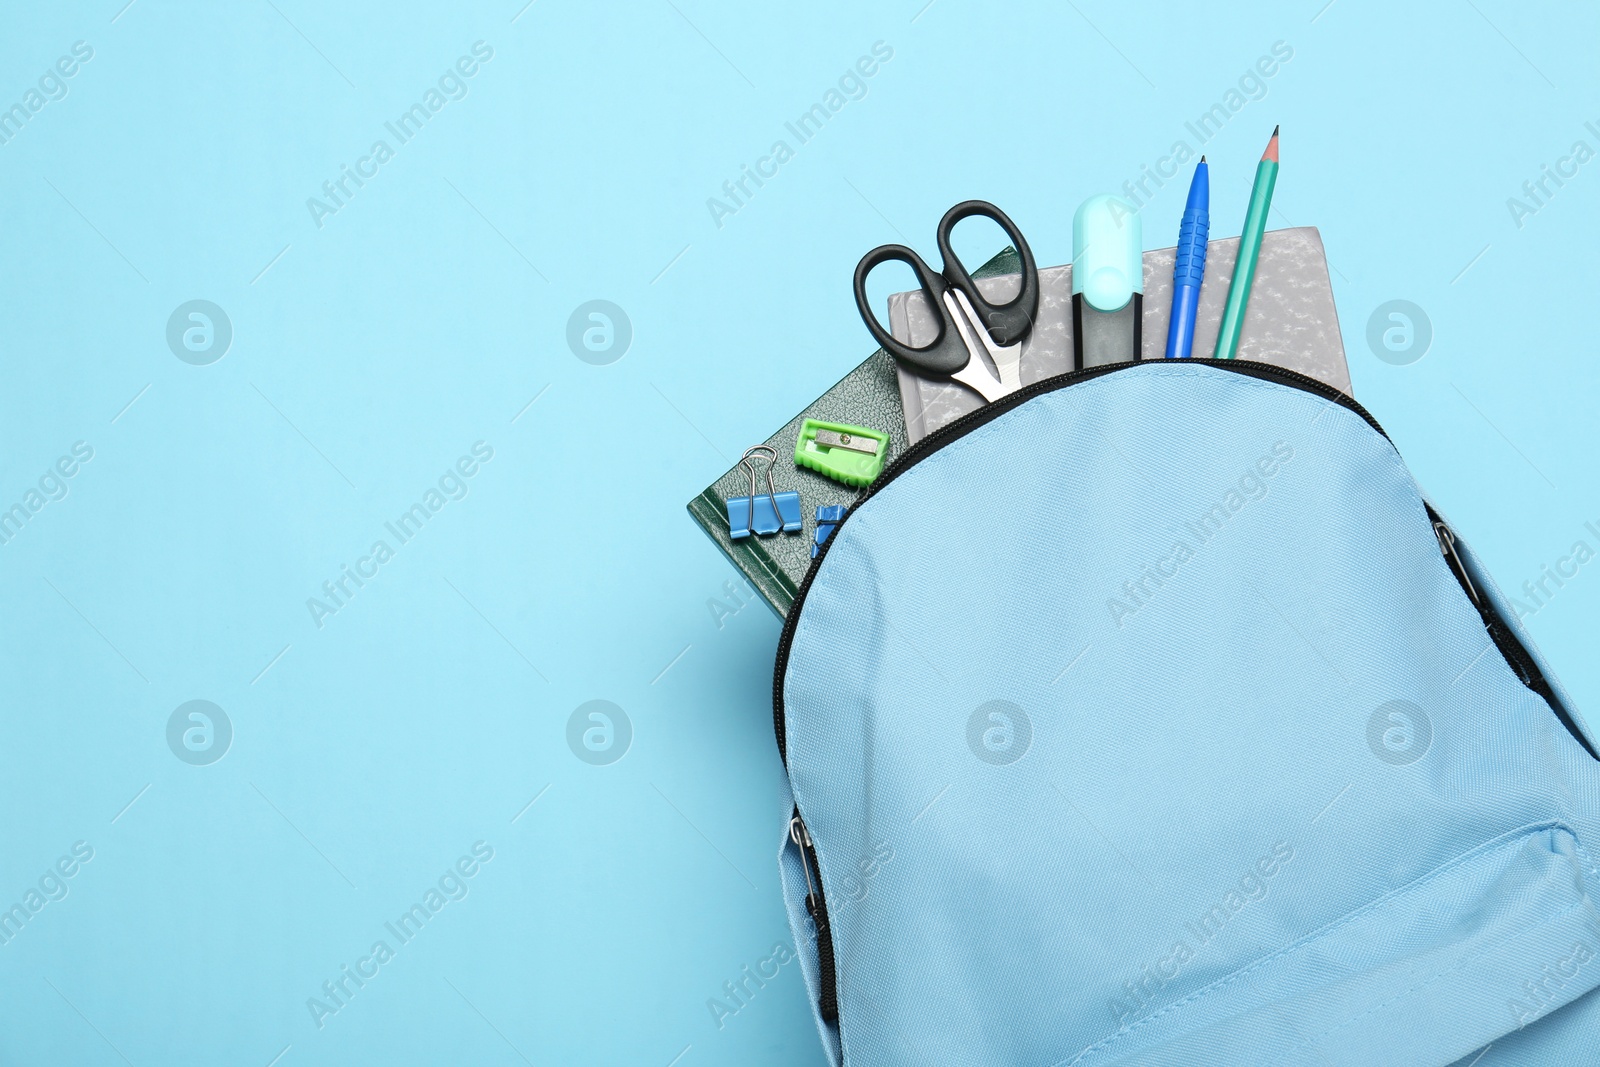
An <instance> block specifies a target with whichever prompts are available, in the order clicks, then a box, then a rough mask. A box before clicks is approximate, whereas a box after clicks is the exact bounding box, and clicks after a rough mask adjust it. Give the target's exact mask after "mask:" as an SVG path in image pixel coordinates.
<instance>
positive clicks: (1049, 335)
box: [889, 226, 1350, 444]
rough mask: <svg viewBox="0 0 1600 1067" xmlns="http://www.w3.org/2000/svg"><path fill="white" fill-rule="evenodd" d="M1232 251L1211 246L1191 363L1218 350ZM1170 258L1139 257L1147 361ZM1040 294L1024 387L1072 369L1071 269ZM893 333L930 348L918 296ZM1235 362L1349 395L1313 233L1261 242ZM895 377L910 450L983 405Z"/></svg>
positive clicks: (984, 281)
mask: <svg viewBox="0 0 1600 1067" xmlns="http://www.w3.org/2000/svg"><path fill="white" fill-rule="evenodd" d="M1238 251H1239V239H1238V238H1237V237H1229V238H1226V239H1223V240H1217V241H1212V242H1210V244H1209V245H1208V246H1207V251H1206V279H1205V285H1204V286H1203V287H1202V288H1201V290H1200V311H1199V318H1198V321H1197V325H1196V328H1195V338H1194V352H1195V355H1197V356H1209V355H1210V354H1211V351H1212V349H1213V348H1215V347H1216V343H1217V328H1218V326H1219V325H1220V323H1221V321H1222V306H1223V304H1224V303H1226V301H1227V299H1228V285H1229V282H1230V281H1231V280H1232V278H1233V263H1234V258H1235V257H1236V255H1237V254H1238ZM1173 252H1174V249H1171V248H1161V249H1157V250H1156V251H1153V252H1146V253H1145V254H1144V322H1143V326H1142V333H1143V345H1142V348H1143V353H1142V358H1144V359H1160V358H1161V357H1162V355H1163V354H1164V353H1165V352H1166V348H1167V317H1168V314H1169V312H1170V311H1171V308H1172V256H1173ZM1016 285H1017V282H1016V276H1015V275H1010V276H1005V275H1002V276H999V277H992V278H980V279H978V286H979V288H980V289H982V290H983V292H984V293H985V294H987V295H990V296H992V297H994V298H995V299H996V300H997V301H998V300H1003V299H1004V298H1005V296H1006V295H1009V294H1010V293H1014V292H1016ZM1039 288H1040V294H1039V317H1038V320H1037V322H1036V323H1035V324H1034V329H1033V333H1032V335H1031V336H1030V337H1029V338H1028V339H1027V341H1025V342H1024V343H1023V349H1022V383H1023V384H1024V385H1027V384H1029V383H1031V382H1037V381H1040V380H1042V379H1044V378H1049V377H1052V376H1054V375H1057V374H1061V373H1063V372H1065V371H1069V370H1071V369H1072V267H1071V266H1070V265H1069V266H1065V267H1045V268H1043V269H1041V270H1040V271H1039ZM889 329H890V330H891V331H892V332H893V333H894V335H895V337H896V338H897V339H899V340H901V341H903V342H906V343H907V344H911V345H925V344H927V343H928V342H929V341H931V340H932V339H933V336H934V334H935V333H936V332H937V331H938V327H937V326H936V324H935V322H934V319H933V316H932V315H931V314H930V313H929V310H928V305H927V300H926V299H925V298H924V297H923V295H922V293H921V291H920V290H918V291H914V292H910V293H896V294H895V295H894V296H892V297H890V298H889ZM1239 358H1240V359H1253V360H1259V361H1260V362H1262V363H1275V364H1277V365H1279V366H1281V367H1288V368H1289V369H1290V370H1297V371H1299V372H1300V373H1301V374H1307V375H1310V376H1311V377H1313V378H1317V379H1319V380H1321V381H1324V382H1326V383H1327V384H1329V385H1331V386H1333V387H1334V388H1335V389H1338V390H1340V391H1341V392H1344V393H1349V392H1350V370H1349V368H1348V367H1347V366H1346V364H1345V359H1344V341H1343V339H1342V338H1341V337H1340V335H1339V316H1338V313H1337V312H1336V311H1335V310H1334V306H1333V286H1332V285H1331V284H1330V283H1329V280H1328V260H1327V257H1326V256H1325V255H1324V253H1323V250H1322V237H1321V235H1320V234H1318V233H1317V230H1316V227H1314V226H1301V227H1297V228H1295V229H1288V230H1270V231H1268V232H1267V234H1266V235H1265V237H1263V238H1262V241H1261V257H1260V259H1259V260H1258V261H1257V264H1256V279H1255V284H1254V286H1253V287H1252V288H1251V290H1250V307H1249V310H1248V311H1247V312H1246V313H1245V320H1244V331H1243V333H1242V335H1241V337H1240V341H1239ZM896 371H897V373H898V375H899V380H900V400H901V404H902V405H903V406H904V408H905V416H906V434H907V437H908V438H909V440H910V443H912V444H915V443H916V442H917V441H919V440H921V439H922V438H923V437H926V436H927V435H928V434H930V433H932V432H933V431H934V430H937V429H938V428H939V427H941V426H943V425H944V424H945V423H947V422H950V421H951V420H953V419H955V418H956V417H958V416H960V415H964V414H966V413H967V412H969V411H972V410H974V409H976V408H978V407H980V406H982V404H983V399H982V398H981V397H979V396H978V394H977V393H974V392H972V391H971V390H970V389H967V388H966V387H965V386H961V385H957V384H955V383H953V382H945V381H935V380H930V379H926V378H920V377H918V376H917V375H915V374H912V373H911V372H909V371H907V370H906V369H905V368H904V367H901V366H898V365H897V366H896Z"/></svg>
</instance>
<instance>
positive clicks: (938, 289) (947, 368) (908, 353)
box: [855, 245, 1038, 378]
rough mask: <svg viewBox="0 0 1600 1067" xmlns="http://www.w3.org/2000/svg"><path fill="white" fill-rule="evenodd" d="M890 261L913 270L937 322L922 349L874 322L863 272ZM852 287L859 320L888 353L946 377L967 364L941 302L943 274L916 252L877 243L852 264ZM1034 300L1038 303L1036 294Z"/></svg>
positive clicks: (962, 346)
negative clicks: (854, 269) (853, 272)
mask: <svg viewBox="0 0 1600 1067" xmlns="http://www.w3.org/2000/svg"><path fill="white" fill-rule="evenodd" d="M890 262H899V263H905V264H907V265H909V266H910V267H911V269H912V270H913V271H915V272H916V274H917V283H918V284H919V285H921V286H922V295H923V296H925V297H926V298H927V300H928V308H929V310H930V311H932V312H933V316H934V318H935V320H937V322H938V323H939V333H938V334H937V335H936V336H935V337H934V339H933V341H932V342H931V343H929V344H928V345H927V346H926V347H924V348H912V347H911V346H910V345H907V344H903V343H901V342H900V341H897V340H895V337H894V334H892V333H890V332H889V331H888V330H887V329H885V328H884V326H883V323H881V322H879V321H878V316H876V315H874V314H873V313H872V306H871V304H869V303H868V301H867V275H869V274H871V273H872V268H874V267H877V266H880V265H881V264H884V263H890ZM1030 262H1031V260H1030ZM855 288H856V309H857V310H858V311H860V312H861V321H862V322H864V323H866V324H867V329H868V330H871V331H872V336H873V338H874V339H875V340H876V341H877V342H878V343H879V344H880V345H882V346H883V347H884V348H885V349H886V350H887V351H888V352H889V354H890V355H892V356H894V357H895V358H896V359H898V360H901V361H902V362H904V363H907V364H910V365H911V366H913V367H915V368H917V369H918V370H922V371H926V372H928V373H929V374H933V375H937V376H939V377H946V378H947V377H949V376H950V375H952V374H954V373H956V371H958V370H960V369H961V368H962V367H965V366H966V365H967V361H968V360H969V359H970V358H971V356H970V354H969V353H968V352H967V345H966V342H965V341H963V340H961V334H960V333H959V332H958V331H957V330H956V329H955V323H954V322H953V321H951V318H950V310H949V309H948V308H947V307H945V303H944V294H945V291H946V290H947V289H948V288H949V285H948V284H947V283H946V282H945V280H944V277H943V275H940V274H938V273H937V272H935V271H934V269H933V268H932V267H930V266H928V265H927V264H926V263H924V262H923V261H922V257H921V256H919V255H917V253H916V252H914V251H913V250H911V249H910V248H907V247H906V246H905V245H879V246H878V247H877V248H874V249H873V250H872V251H870V252H868V253H867V254H866V255H864V256H862V257H861V262H860V263H857V264H856V278H855ZM1034 302H1035V303H1036V304H1037V303H1038V294H1037V293H1035V295H1034Z"/></svg>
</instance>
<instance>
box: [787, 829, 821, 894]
mask: <svg viewBox="0 0 1600 1067" xmlns="http://www.w3.org/2000/svg"><path fill="white" fill-rule="evenodd" d="M789 840H791V841H793V842H794V843H795V844H796V845H798V846H800V869H801V870H803V871H805V872H806V905H807V907H811V908H813V909H814V905H813V904H812V901H813V900H815V899H816V896H817V891H816V888H815V887H814V886H813V885H812V884H811V851H812V849H814V848H815V847H816V846H815V845H813V844H812V843H811V835H810V834H809V833H808V832H807V831H806V824H805V823H803V822H801V821H800V813H799V812H795V813H794V815H792V816H791V817H790V818H789Z"/></svg>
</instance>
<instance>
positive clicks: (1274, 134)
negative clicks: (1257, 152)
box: [1272, 125, 1283, 137]
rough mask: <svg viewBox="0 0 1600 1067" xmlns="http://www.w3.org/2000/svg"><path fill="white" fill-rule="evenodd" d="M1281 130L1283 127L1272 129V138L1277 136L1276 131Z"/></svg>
mask: <svg viewBox="0 0 1600 1067" xmlns="http://www.w3.org/2000/svg"><path fill="white" fill-rule="evenodd" d="M1282 128H1283V127H1282V126H1281V125H1279V126H1274V127H1272V136H1274V137H1276V136H1278V131H1279V130H1281V129H1282Z"/></svg>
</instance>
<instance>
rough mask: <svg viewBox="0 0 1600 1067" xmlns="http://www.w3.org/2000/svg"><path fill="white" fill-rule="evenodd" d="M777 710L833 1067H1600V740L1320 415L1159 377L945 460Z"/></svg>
mask: <svg viewBox="0 0 1600 1067" xmlns="http://www.w3.org/2000/svg"><path fill="white" fill-rule="evenodd" d="M773 690H774V691H773V700H774V720H775V727H776V733H777V740H778V745H779V749H780V752H781V753H782V755H783V758H784V764H785V768H786V770H787V775H788V779H789V784H790V787H791V789H792V793H793V800H794V817H793V818H792V819H791V822H790V825H789V827H788V828H787V831H786V833H785V837H784V843H783V847H782V850H781V853H780V863H779V865H780V871H781V875H782V883H783V891H784V896H785V902H786V906H787V910H788V915H789V920H790V923H791V927H792V930H793V932H794V935H795V939H796V942H795V943H796V946H797V949H798V952H797V954H798V956H799V957H800V962H801V970H802V973H803V975H804V978H805V982H806V986H807V988H808V990H809V993H810V996H811V1001H812V1004H813V1008H814V1011H815V1014H816V1019H817V1024H818V1027H819V1030H820V1033H821V1035H822V1039H823V1043H824V1046H825V1048H826V1050H827V1052H828V1054H829V1056H830V1057H831V1061H832V1062H833V1063H834V1064H836V1065H837V1064H844V1065H846V1067H851V1065H873V1067H877V1065H883V1064H941V1065H947V1064H982V1065H990V1064H995V1065H1018V1064H1027V1065H1038V1067H1107V1065H1111V1064H1140V1065H1174V1067H1177V1065H1184V1067H1190V1065H1196V1064H1262V1065H1266V1064H1271V1065H1280V1067H1299V1065H1306V1067H1311V1065H1318V1067H1327V1065H1330V1064H1331V1065H1339V1067H1343V1065H1361V1067H1372V1065H1381V1064H1404V1065H1406V1067H1425V1065H1430V1064H1436V1065H1448V1064H1453V1063H1457V1062H1459V1063H1460V1064H1461V1067H1467V1064H1468V1063H1476V1064H1477V1067H1502V1065H1507V1064H1524V1063H1526V1064H1555V1063H1559V1064H1594V1063H1600V994H1594V995H1586V994H1589V991H1590V990H1591V989H1593V988H1594V987H1596V986H1597V985H1600V912H1597V910H1596V907H1595V903H1594V897H1593V895H1592V893H1593V891H1594V890H1595V889H1596V888H1597V887H1600V871H1597V869H1596V866H1595V860H1594V857H1593V855H1592V853H1591V851H1590V848H1591V846H1592V844H1593V842H1595V841H1596V840H1600V761H1597V758H1596V743H1595V737H1594V735H1592V734H1591V733H1589V732H1588V731H1587V729H1586V727H1585V726H1584V725H1583V724H1582V722H1581V720H1580V719H1579V717H1578V716H1577V715H1575V714H1574V713H1573V711H1572V705H1571V703H1570V701H1569V700H1568V698H1567V697H1566V695H1565V694H1564V693H1563V692H1562V690H1561V688H1560V686H1559V684H1558V683H1557V682H1556V681H1555V679H1554V677H1553V676H1552V674H1551V673H1550V671H1549V670H1548V669H1547V667H1546V666H1545V663H1544V661H1543V660H1542V659H1541V657H1540V655H1539V653H1538V652H1537V651H1536V650H1535V649H1534V648H1533V646H1532V644H1531V642H1530V641H1529V640H1528V637H1527V635H1526V634H1525V633H1524V632H1523V630H1522V628H1521V626H1520V625H1519V623H1518V621H1517V619H1516V617H1515V613H1514V612H1512V611H1511V610H1509V608H1508V606H1507V602H1506V600H1505V598H1504V597H1503V596H1502V595H1501V594H1500V592H1499V591H1498V590H1497V589H1496V588H1495V586H1494V583H1493V582H1492V581H1491V580H1490V579H1489V576H1488V575H1487V574H1486V573H1485V572H1484V569H1483V567H1482V566H1481V565H1480V564H1479V562H1478V561H1477V559H1476V558H1475V557H1474V556H1473V555H1472V553H1471V551H1470V549H1468V547H1467V546H1466V544H1465V543H1464V542H1462V541H1461V540H1460V539H1459V538H1458V537H1457V536H1456V534H1455V532H1454V530H1453V529H1452V528H1451V527H1450V526H1449V524H1448V523H1447V522H1446V521H1445V520H1444V518H1443V517H1442V516H1441V515H1440V513H1439V512H1438V511H1437V509H1435V508H1434V507H1433V506H1432V505H1431V504H1430V503H1429V502H1428V501H1427V499H1426V498H1425V497H1424V496H1423V495H1422V494H1421V492H1420V490H1419V489H1418V488H1417V486H1416V484H1415V482H1414V481H1413V480H1412V478H1411V476H1410V474H1409V473H1408V471H1407V470H1406V467H1405V465H1404V464H1403V463H1402V462H1401V459H1400V457H1399V455H1398V453H1397V452H1396V451H1395V448H1394V446H1393V445H1392V444H1391V442H1390V441H1389V439H1388V437H1387V436H1386V435H1385V433H1384V431H1383V429H1382V428H1381V427H1380V426H1379V425H1378V423H1377V421H1376V420H1374V419H1373V417H1372V416H1371V415H1370V414H1368V413H1367V411H1366V410H1365V409H1364V408H1362V407H1361V405H1360V404H1358V403H1356V402H1355V401H1354V400H1353V399H1351V398H1350V397H1348V396H1346V395H1344V394H1342V393H1340V392H1338V391H1337V390H1334V389H1332V388H1330V387H1328V386H1326V385H1324V384H1322V383H1320V382H1317V381H1315V380H1313V379H1311V378H1307V377H1305V376H1303V375H1300V374H1297V373H1294V372H1292V371H1288V370H1284V369H1282V368H1279V367H1274V366H1269V365H1266V364H1261V363H1252V362H1247V361H1242V360H1231V361H1217V360H1203V359H1194V360H1173V361H1156V362H1143V363H1139V362H1135V363H1123V364H1116V365H1112V366H1103V367H1094V368H1090V369H1086V370H1082V371H1077V372H1073V373H1070V374H1065V375H1061V376H1058V377H1055V378H1051V379H1048V380H1045V381H1041V382H1038V383H1036V384H1034V385H1031V386H1028V387H1025V388H1024V389H1023V390H1021V391H1020V392H1018V393H1015V394H1012V395H1011V396H1008V397H1006V398H1004V399H1002V400H1000V401H997V402H994V403H990V404H987V405H985V406H984V407H982V408H980V409H978V410H977V411H974V412H972V413H970V414H968V415H966V416H964V417H962V418H961V419H959V420H957V421H956V422H954V423H952V424H950V425H948V426H946V427H944V428H943V429H942V430H940V431H938V432H936V433H934V434H932V435H930V436H929V437H927V438H925V439H924V440H922V441H920V442H919V443H918V444H916V445H915V446H913V447H911V448H910V449H908V450H907V451H906V452H905V453H903V454H902V455H901V456H899V457H898V458H897V459H896V460H895V461H894V462H893V464H892V465H891V466H890V467H889V468H888V469H886V470H885V471H884V473H883V474H882V475H880V476H879V477H878V478H877V480H876V481H875V482H873V483H872V484H871V485H870V486H869V487H867V488H866V489H865V490H863V492H862V493H861V495H860V496H859V498H858V499H857V501H856V502H855V503H854V504H853V505H852V506H851V507H850V508H849V510H848V511H847V512H846V514H845V515H844V517H843V519H842V520H841V521H840V522H839V524H838V525H837V527H836V528H835V529H834V532H833V533H832V535H831V536H830V537H829V538H828V540H827V541H826V542H825V543H824V544H823V546H822V548H821V551H820V552H819V553H818V556H817V558H816V559H815V560H814V561H813V563H812V565H811V568H810V570H809V571H808V573H807V575H806V577H805V580H804V583H803V584H802V585H801V587H800V590H799V594H798V597H797V599H796V600H795V602H794V605H793V606H792V608H791V609H790V612H789V614H788V617H787V619H786V621H785V625H784V627H783V633H782V638H781V642H780V645H779V648H778V653H777V662H776V666H775V672H774V687H773ZM1486 1046H1492V1047H1491V1048H1490V1049H1489V1051H1487V1052H1480V1050H1483V1049H1484V1048H1485V1047H1486ZM1475 1055H1481V1057H1482V1059H1481V1062H1478V1061H1475V1060H1473V1059H1472V1057H1473V1056H1475Z"/></svg>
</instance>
